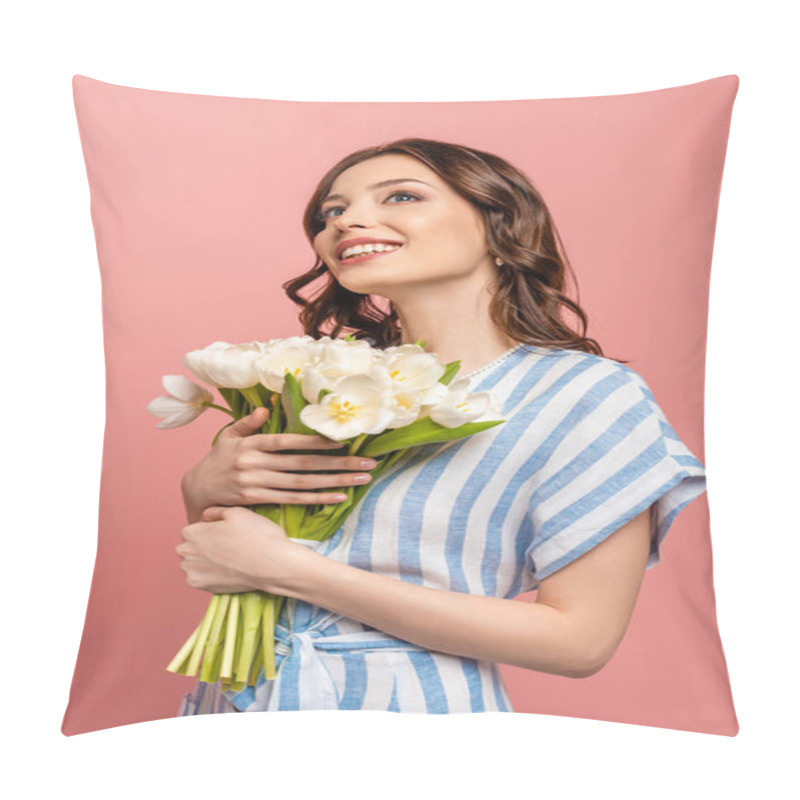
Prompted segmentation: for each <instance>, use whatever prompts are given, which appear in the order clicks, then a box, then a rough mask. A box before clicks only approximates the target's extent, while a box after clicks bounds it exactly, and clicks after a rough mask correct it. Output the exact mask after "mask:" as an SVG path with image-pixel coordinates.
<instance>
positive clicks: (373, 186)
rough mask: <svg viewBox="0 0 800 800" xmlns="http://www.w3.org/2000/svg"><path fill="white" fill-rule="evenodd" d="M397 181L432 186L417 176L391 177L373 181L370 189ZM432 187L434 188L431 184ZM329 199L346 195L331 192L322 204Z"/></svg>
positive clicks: (338, 198)
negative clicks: (376, 181)
mask: <svg viewBox="0 0 800 800" xmlns="http://www.w3.org/2000/svg"><path fill="white" fill-rule="evenodd" d="M395 183H424V184H425V186H431V184H430V183H425V181H420V180H417V178H389V180H387V181H379V182H378V183H373V184H372V186H368V187H367V188H368V189H380V188H382V187H384V186H391V185H392V184H395ZM431 188H434V187H433V186H431ZM328 200H344V195H341V194H329V195H328V196H327V197H326V198H324V199H323V200H320V205H322V204H323V203H327V202H328Z"/></svg>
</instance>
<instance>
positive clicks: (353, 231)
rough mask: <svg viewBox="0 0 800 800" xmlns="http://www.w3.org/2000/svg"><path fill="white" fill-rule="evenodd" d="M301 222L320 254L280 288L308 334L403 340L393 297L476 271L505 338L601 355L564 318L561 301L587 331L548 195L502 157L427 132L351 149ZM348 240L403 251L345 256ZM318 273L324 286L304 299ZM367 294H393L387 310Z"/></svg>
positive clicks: (326, 178)
mask: <svg viewBox="0 0 800 800" xmlns="http://www.w3.org/2000/svg"><path fill="white" fill-rule="evenodd" d="M398 179H404V180H402V182H397V183H392V184H388V183H386V182H387V181H390V180H391V181H395V180H398ZM409 179H414V180H409ZM379 183H380V184H384V185H381V186H375V184H379ZM303 224H304V228H305V231H306V235H307V236H308V238H309V241H310V242H311V244H312V246H313V247H314V249H315V251H316V253H317V255H318V259H317V262H316V263H315V265H314V267H313V268H312V269H311V270H309V271H308V272H307V273H305V274H304V275H301V276H299V277H298V278H296V279H293V280H291V281H288V282H287V283H285V284H284V289H285V290H286V292H287V294H288V295H289V297H290V298H291V299H292V300H293V301H294V302H296V303H297V304H298V305H300V306H302V311H301V314H300V320H301V323H302V324H303V327H304V330H305V332H306V333H307V334H309V335H312V336H317V337H318V336H321V335H323V331H322V327H323V325H325V324H328V325H329V327H330V328H331V329H330V331H325V332H326V333H329V335H331V336H338V335H339V334H340V333H341V332H342V330H343V329H345V328H346V329H349V330H348V331H347V332H354V333H355V334H356V336H357V338H365V339H368V340H370V341H372V343H373V344H375V345H376V346H378V347H387V346H389V345H393V344H399V343H400V341H401V330H400V327H399V324H398V317H397V314H396V312H395V310H394V308H393V306H392V303H391V300H392V299H393V298H394V299H396V300H398V302H402V297H403V293H404V292H407V291H414V290H417V291H418V290H420V288H422V287H424V286H425V285H426V283H427V284H428V285H430V284H431V283H435V282H442V281H445V282H446V281H454V280H455V281H458V280H466V279H472V278H478V279H481V280H488V281H489V282H490V284H491V292H492V299H491V302H490V309H489V311H490V315H491V317H492V320H493V321H494V323H495V324H496V325H497V326H498V328H500V329H501V330H502V331H503V332H504V333H505V334H506V335H507V336H508V338H510V339H511V340H512V341H519V342H526V343H528V344H535V345H539V346H544V347H563V348H569V349H577V350H585V351H587V352H594V353H598V354H602V350H601V348H600V346H599V345H598V344H597V342H595V341H594V340H593V339H587V338H586V337H585V336H583V335H578V334H576V333H575V332H574V331H572V330H571V329H570V328H568V327H567V325H566V324H565V323H564V321H563V320H562V319H561V316H560V312H561V309H562V307H565V308H568V309H570V310H571V311H573V313H575V314H576V316H577V317H578V319H579V320H580V322H581V324H582V328H583V331H584V332H585V328H586V316H585V313H584V312H583V311H582V309H581V308H580V307H579V306H578V305H577V304H576V303H573V302H572V301H571V300H570V299H569V298H567V297H565V296H564V295H563V293H562V292H563V289H564V282H565V277H566V271H567V269H568V266H569V265H568V261H567V258H566V256H565V255H564V254H563V247H561V246H560V244H561V243H560V240H559V238H558V234H557V232H556V229H555V225H554V223H553V221H552V218H551V216H550V213H549V211H548V209H547V206H546V205H545V203H544V200H543V199H542V197H541V195H540V194H539V193H538V191H537V190H536V189H535V188H534V186H533V185H532V184H531V182H530V181H529V180H528V178H527V177H526V176H525V175H524V174H523V173H522V172H520V171H519V170H518V169H516V168H515V167H513V166H512V165H511V164H509V163H508V162H507V161H505V160H504V159H502V158H500V157H498V156H495V155H492V154H491V153H486V152H483V151H480V150H476V149H474V148H470V147H465V146H462V145H457V144H450V143H447V142H440V141H435V140H430V139H401V140H398V141H395V142H390V143H389V144H385V145H381V146H377V147H369V148H365V149H362V150H358V151H356V152H354V153H352V154H350V155H349V156H347V157H345V158H344V159H342V160H341V161H339V163H337V164H336V165H334V166H333V167H332V168H331V169H330V170H329V171H328V173H327V174H326V175H325V176H323V178H322V180H321V181H320V182H319V184H318V186H317V188H316V190H315V192H314V194H313V195H312V197H311V199H310V200H309V202H308V204H307V206H306V211H305V215H304V219H303ZM354 238H355V239H359V238H366V239H377V240H384V241H387V242H391V243H394V244H399V245H400V247H399V248H398V249H394V250H392V251H391V252H385V254H377V255H365V256H362V258H361V259H355V260H354V261H353V262H352V263H348V260H347V259H342V258H341V255H342V254H341V248H342V246H344V247H346V246H347V244H348V243H349V241H350V240H352V239H354ZM337 247H339V251H340V252H337ZM344 255H348V253H347V250H345V252H344ZM501 261H502V264H500V263H499V262H501ZM326 273H328V274H327V275H326ZM322 276H326V278H327V285H326V286H325V287H324V288H323V289H322V291H321V292H319V293H318V294H317V295H315V297H314V298H313V299H312V300H306V299H305V298H302V297H300V295H299V290H300V289H301V288H303V287H304V286H306V285H307V284H309V283H311V282H313V281H314V280H316V279H317V278H320V277H322ZM373 295H378V296H382V297H385V298H387V299H388V300H389V301H390V303H389V311H388V312H387V311H383V310H382V309H381V308H379V307H378V306H377V305H376V304H375V303H374V302H373Z"/></svg>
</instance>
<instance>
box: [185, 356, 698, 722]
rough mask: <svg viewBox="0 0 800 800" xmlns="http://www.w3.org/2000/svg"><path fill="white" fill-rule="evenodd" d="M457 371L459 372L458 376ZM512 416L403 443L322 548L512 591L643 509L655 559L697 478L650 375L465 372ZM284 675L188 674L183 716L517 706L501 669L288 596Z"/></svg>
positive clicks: (355, 561) (427, 577) (430, 576)
mask: <svg viewBox="0 0 800 800" xmlns="http://www.w3.org/2000/svg"><path fill="white" fill-rule="evenodd" d="M457 377H461V376H457ZM463 377H467V378H469V381H470V384H469V386H470V390H471V391H491V392H492V394H494V395H495V396H496V397H497V398H498V399H499V400H500V401H501V406H502V412H501V415H502V416H503V417H504V418H505V419H506V421H505V422H504V423H503V424H501V425H497V426H495V427H493V428H490V429H489V430H485V431H481V432H480V433H478V434H475V435H473V436H471V437H469V438H467V439H462V440H458V441H453V442H446V443H442V444H432V445H425V446H423V447H421V448H418V449H416V450H415V451H413V452H411V451H409V452H407V453H406V454H405V455H404V456H403V457H402V458H401V459H400V460H399V461H398V462H397V463H396V464H395V465H394V466H393V467H391V468H390V469H388V470H387V471H386V472H385V473H383V474H382V475H380V476H379V477H378V478H377V479H376V480H375V481H374V483H373V484H371V485H370V488H369V491H368V492H366V494H365V495H364V497H363V498H362V500H361V502H360V504H359V505H358V506H357V507H356V509H355V510H354V511H353V512H352V513H351V515H350V516H349V517H348V518H347V520H346V521H345V523H344V524H343V525H342V526H341V527H340V528H339V530H338V531H337V532H336V533H335V534H334V535H333V537H331V538H330V539H328V540H326V541H324V542H320V543H318V544H317V545H315V547H316V549H317V550H318V552H320V553H322V554H323V555H325V556H327V557H328V558H331V559H334V560H336V561H339V562H342V563H345V564H349V565H351V566H354V567H358V568H360V569H365V570H370V571H372V572H377V573H379V574H381V575H388V576H390V577H392V578H396V579H399V580H403V581H410V582H412V583H416V584H420V585H423V586H430V587H435V588H438V589H445V590H448V591H451V592H467V593H470V594H477V595H485V596H489V597H500V598H513V597H515V596H516V595H518V594H520V593H522V592H529V591H531V590H534V589H536V588H537V587H538V585H539V581H541V580H542V579H543V578H546V577H547V576H548V575H552V574H553V573H554V572H556V570H559V569H561V568H562V567H564V566H566V565H567V564H569V563H570V562H572V561H574V560H575V559H576V558H579V557H580V556H581V555H583V554H584V553H585V552H587V551H588V550H590V549H591V548H593V547H594V546H595V545H597V544H599V543H600V542H601V541H603V540H604V539H606V538H607V537H608V536H610V535H611V534H612V533H613V532H614V531H615V530H617V529H618V528H620V527H621V526H622V525H624V524H625V523H626V522H628V521H629V520H631V519H632V518H633V517H635V516H636V515H637V514H639V513H640V512H642V511H644V510H645V509H647V508H648V507H651V506H652V508H651V546H650V554H649V558H648V562H647V568H648V569H650V568H652V567H654V566H655V565H656V564H658V563H659V561H660V558H661V545H662V541H663V539H664V537H665V535H666V533H667V531H668V530H669V528H670V526H671V524H672V521H673V520H674V519H675V516H676V515H677V514H678V512H679V511H680V510H681V509H682V508H683V507H684V506H686V505H687V504H688V503H689V502H691V501H692V500H693V499H694V498H696V497H698V496H699V495H700V494H702V492H704V491H705V488H706V478H705V470H704V467H703V464H702V463H701V462H700V461H699V460H698V459H697V458H696V457H695V456H694V455H693V454H692V453H691V452H690V451H689V450H688V449H687V447H686V446H685V445H684V444H683V442H682V441H681V440H680V439H679V438H678V436H677V434H676V433H675V431H674V430H673V428H672V426H671V425H670V424H669V422H668V421H667V419H666V417H665V416H664V413H663V412H662V410H661V409H660V408H659V406H658V404H657V402H656V400H655V398H654V397H653V394H652V392H651V391H650V389H649V387H648V386H647V384H646V383H645V381H644V379H643V378H642V377H641V376H640V375H639V374H638V373H637V372H635V371H634V370H632V369H630V368H629V367H627V366H625V365H623V364H619V363H618V362H616V361H613V360H611V359H608V358H604V357H601V356H596V355H593V354H588V353H584V352H580V351H575V350H557V349H548V348H540V347H535V346H531V345H517V346H516V347H514V348H512V349H510V350H508V351H506V352H505V353H504V354H503V355H501V356H500V357H498V358H497V359H495V360H494V361H492V362H491V363H489V364H487V365H485V366H484V367H482V368H480V369H478V370H476V371H475V372H473V373H470V374H469V375H466V376H463ZM276 666H277V669H278V673H277V677H276V678H275V679H274V680H272V681H267V680H265V679H264V675H263V671H262V674H261V676H260V678H259V680H258V683H257V685H256V686H254V687H248V688H247V689H245V690H244V691H241V692H226V691H223V690H221V688H220V687H219V686H218V685H211V684H202V683H199V682H198V683H196V685H195V687H194V689H193V691H192V692H190V693H189V694H187V695H185V696H184V698H183V702H182V703H181V706H180V708H179V711H178V715H179V716H186V715H192V714H207V713H220V712H229V711H280V710H306V709H314V710H317V709H379V710H384V711H400V712H416V713H427V714H448V713H463V712H479V711H506V712H513V710H514V709H513V708H512V706H511V703H510V701H509V698H508V694H507V693H506V688H505V686H504V684H503V681H502V678H501V676H500V673H499V670H498V668H497V665H496V664H494V663H491V662H488V661H479V660H475V659H471V658H464V657H462V656H455V655H450V654H447V653H442V652H436V651H430V650H427V649H425V648H422V647H419V646H417V645H415V644H413V643H411V642H407V641H404V640H401V639H397V638H395V637H394V636H390V635H388V634H386V633H383V632H382V631H379V630H376V629H375V628H372V627H370V626H368V625H364V624H362V623H361V622H358V621H357V620H353V619H349V618H346V617H342V616H341V615H339V614H335V613H331V612H329V611H327V610H326V609H323V608H319V607H317V606H314V605H311V604H309V603H305V602H302V601H294V600H289V601H287V602H286V603H285V604H284V610H283V613H282V615H281V618H280V620H279V621H278V624H277V625H276Z"/></svg>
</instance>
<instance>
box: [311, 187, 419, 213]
mask: <svg viewBox="0 0 800 800" xmlns="http://www.w3.org/2000/svg"><path fill="white" fill-rule="evenodd" d="M392 197H409V198H411V199H412V200H419V199H420V198H419V197H418V196H417V195H415V194H412V193H411V192H401V191H397V192H392V193H391V194H390V195H389V196H388V197H387V198H386V199H387V200H390V199H391V198H392ZM334 211H344V206H329V207H328V208H325V209H323V210H322V211H320V212H319V218H320V219H321V220H326V219H328V218H329V217H333V216H336V214H334V213H333V212H334Z"/></svg>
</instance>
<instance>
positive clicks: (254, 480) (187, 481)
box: [181, 408, 376, 522]
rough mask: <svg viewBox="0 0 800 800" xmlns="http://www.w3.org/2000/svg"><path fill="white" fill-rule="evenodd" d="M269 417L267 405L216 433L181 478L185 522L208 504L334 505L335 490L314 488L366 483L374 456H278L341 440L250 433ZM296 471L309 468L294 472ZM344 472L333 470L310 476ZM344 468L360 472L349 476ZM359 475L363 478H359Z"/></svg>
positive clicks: (332, 445)
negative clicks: (197, 461)
mask: <svg viewBox="0 0 800 800" xmlns="http://www.w3.org/2000/svg"><path fill="white" fill-rule="evenodd" d="M268 416H269V409H267V408H257V409H255V411H253V413H252V414H248V415H247V416H246V417H242V419H240V420H238V421H237V422H234V423H233V424H232V425H230V426H228V427H227V428H225V429H224V430H223V431H222V433H221V434H220V435H219V438H218V439H217V441H216V444H215V445H214V447H212V448H211V450H209V452H208V453H207V454H206V456H205V457H204V458H203V460H202V461H200V462H199V463H198V464H197V465H196V466H194V467H192V469H190V470H189V471H188V472H187V473H186V474H185V475H184V476H183V480H182V482H181V489H182V491H183V499H184V504H185V506H186V513H187V516H188V518H189V522H197V521H198V520H199V519H200V515H201V514H202V512H203V510H204V509H206V508H209V507H211V506H250V505H256V504H259V503H300V504H307V505H314V504H317V503H338V502H342V500H343V499H344V497H343V496H341V493H339V492H334V491H330V492H313V491H311V490H312V489H322V488H329V487H338V486H353V485H358V484H359V483H367V482H368V481H369V480H370V479H371V476H370V475H369V473H368V472H363V470H369V469H374V467H375V466H376V462H375V460H374V459H366V461H367V463H364V462H365V459H363V458H362V457H361V456H342V455H338V456H337V455H330V456H328V455H314V454H310V453H309V454H307V455H297V454H287V455H283V454H281V453H280V452H278V451H280V450H322V449H331V450H336V449H340V448H342V447H343V446H344V445H342V444H341V443H339V442H332V441H331V440H330V439H326V438H325V437H324V436H316V435H306V434H300V433H261V434H259V433H254V431H257V430H259V429H260V428H261V427H262V426H263V425H264V423H265V422H266V420H267V418H268ZM296 470H308V471H309V472H308V473H306V474H297V473H296V472H293V471H296ZM323 470H342V472H338V473H337V474H322V475H320V474H310V473H312V472H321V471H323ZM344 470H362V472H361V473H358V474H353V473H352V472H344ZM359 476H366V480H363V481H359V480H358V478H359Z"/></svg>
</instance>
